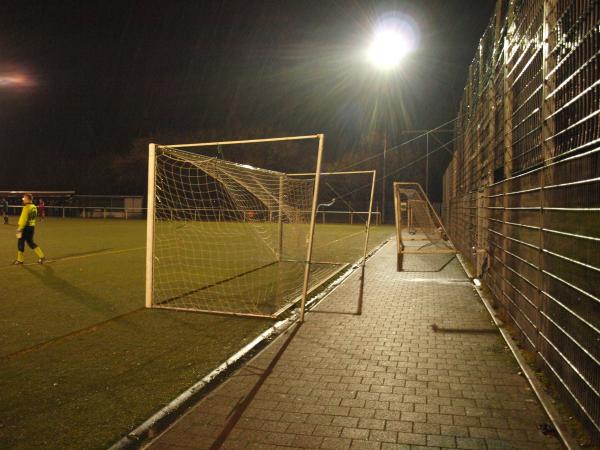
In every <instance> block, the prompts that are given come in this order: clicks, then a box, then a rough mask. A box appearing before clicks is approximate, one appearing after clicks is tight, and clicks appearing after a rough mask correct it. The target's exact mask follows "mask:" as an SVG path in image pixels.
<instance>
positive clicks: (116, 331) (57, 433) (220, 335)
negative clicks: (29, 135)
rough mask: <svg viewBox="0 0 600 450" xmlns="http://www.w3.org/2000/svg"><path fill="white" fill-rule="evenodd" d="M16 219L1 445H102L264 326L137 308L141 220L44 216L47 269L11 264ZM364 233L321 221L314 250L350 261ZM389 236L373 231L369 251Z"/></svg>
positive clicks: (4, 238) (4, 338) (2, 273)
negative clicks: (46, 217) (53, 217)
mask: <svg viewBox="0 0 600 450" xmlns="http://www.w3.org/2000/svg"><path fill="white" fill-rule="evenodd" d="M15 222H16V218H15V217H11V224H10V225H9V226H5V225H2V226H0V280H1V281H0V292H1V294H0V298H1V301H0V359H1V360H2V362H1V363H0V404H1V405H2V408H0V447H1V448H12V449H21V448H22V449H26V448H27V449H29V448H85V449H91V448H105V447H107V446H108V445H110V444H112V443H113V442H115V441H116V440H118V439H119V438H120V437H121V436H123V435H124V434H126V433H127V432H128V431H130V430H131V429H133V428H134V427H135V426H137V425H139V424H140V423H141V422H142V421H144V420H145V419H147V418H148V417H149V416H151V415H152V414H153V413H154V412H156V411H157V410H158V409H160V408H161V407H163V406H164V405H165V404H167V403H169V402H170V401H171V400H172V399H173V398H174V397H176V396H177V394H179V393H180V392H181V391H183V390H185V389H186V388H188V387H189V386H191V385H192V384H193V383H195V382H196V381H198V380H199V379H201V378H202V377H203V376H205V375H206V374H208V373H209V372H210V371H211V370H212V369H213V368H215V367H216V366H218V365H219V364H221V363H222V362H223V361H225V360H226V359H227V358H228V357H229V356H231V355H232V354H233V353H235V352H236V351H237V350H238V349H240V348H241V347H242V346H243V345H244V344H246V343H248V342H249V341H251V340H252V339H254V338H255V337H256V336H257V335H259V334H260V333H261V332H262V331H264V330H265V329H267V328H268V327H270V326H271V325H272V324H273V320H270V319H262V318H243V317H235V316H221V315H214V314H198V313H185V312H177V311H167V310H158V309H145V308H143V306H144V274H145V272H144V270H145V236H146V231H145V226H146V223H145V221H137V220H131V221H125V220H100V219H98V220H83V219H81V220H80V219H47V220H45V221H44V222H42V223H40V224H38V227H37V229H36V242H37V243H38V244H39V245H40V246H41V247H42V248H43V249H44V252H45V253H46V255H47V256H48V259H49V263H48V264H45V265H38V264H35V261H36V258H35V254H34V253H33V251H31V250H30V249H28V248H27V249H26V251H25V263H26V264H25V265H24V266H11V265H10V263H11V262H12V260H13V259H14V258H15V254H16V239H15V229H16V226H15ZM361 231H362V227H361V226H356V225H355V226H350V225H318V226H317V229H316V235H315V255H317V256H318V255H327V256H328V259H329V260H336V261H346V262H351V261H355V260H357V259H358V258H360V257H361V255H362V250H363V247H362V244H363V240H362V239H363V237H364V235H363V233H362V232H361ZM392 233H393V228H392V227H389V226H378V227H373V228H371V237H370V240H369V248H370V249H372V248H374V247H376V246H377V245H379V244H380V243H381V242H382V241H384V240H385V239H387V238H388V237H389V236H390V235H391V234H392ZM2 261H3V262H2ZM348 301H349V302H356V299H350V298H349V299H348Z"/></svg>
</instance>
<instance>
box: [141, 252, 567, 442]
mask: <svg viewBox="0 0 600 450" xmlns="http://www.w3.org/2000/svg"><path fill="white" fill-rule="evenodd" d="M410 258H413V256H412V255H411V256H410ZM414 258H417V259H418V258H421V257H420V256H415V257H414ZM395 259H396V255H395V244H394V242H389V243H388V244H387V245H386V246H384V247H383V248H382V249H381V250H380V251H379V252H378V253H377V254H376V255H375V256H373V257H372V258H371V259H369V261H368V262H367V266H366V280H367V282H366V283H365V291H364V298H363V300H364V303H363V312H362V315H360V316H357V315H353V314H352V313H353V312H354V311H355V308H356V292H357V290H358V287H359V285H360V280H359V277H358V273H354V274H353V275H351V276H350V277H349V278H348V279H347V280H346V281H345V282H344V283H343V284H341V285H340V286H338V288H337V289H336V290H335V291H333V292H332V293H331V294H330V295H329V296H328V297H327V298H326V299H324V300H323V301H322V302H321V303H320V304H319V305H318V307H317V309H319V310H323V311H329V312H339V311H348V314H318V313H312V312H308V313H307V314H306V321H305V322H304V324H303V325H302V326H301V327H300V328H299V329H298V331H297V333H296V334H295V336H294V337H293V339H291V340H289V341H288V342H287V343H286V340H287V339H288V338H289V336H291V330H288V331H287V332H286V333H284V334H282V335H281V336H279V337H278V338H277V339H275V340H274V341H273V342H272V343H271V344H270V345H269V346H267V347H266V348H265V350H263V351H262V352H261V353H259V354H258V355H257V356H256V357H255V358H253V359H252V360H251V361H250V362H249V363H247V365H246V366H244V367H242V368H240V369H239V370H238V371H237V372H236V373H235V374H233V375H232V376H231V377H230V378H229V379H228V380H226V381H225V382H224V383H222V384H221V385H220V386H219V387H218V388H216V389H215V390H214V391H213V392H211V393H210V394H209V395H207V396H206V397H205V398H204V399H202V400H201V401H200V402H198V404H197V405H196V406H194V407H193V408H191V409H190V410H189V411H188V412H187V413H186V414H185V415H184V416H183V417H182V418H180V419H179V420H178V421H176V422H175V423H174V424H173V425H172V426H171V428H170V429H169V430H167V431H166V432H165V433H163V434H162V435H161V436H160V437H159V438H158V439H156V440H155V441H154V442H153V443H151V445H150V448H152V449H158V450H161V449H167V448H168V449H171V448H172V449H175V450H177V449H188V450H190V449H195V448H197V449H201V448H207V449H208V448H210V447H211V446H212V445H213V443H214V442H215V439H216V438H217V437H219V436H221V437H224V438H225V440H224V443H223V446H222V448H224V449H243V450H248V449H254V448H255V449H261V450H268V449H271V448H273V449H275V448H283V447H285V448H286V449H292V448H321V449H331V450H336V449H343V450H348V449H350V448H356V449H359V448H364V449H377V450H379V449H381V450H391V449H397V450H399V449H402V450H406V449H411V450H416V449H418V448H429V449H430V450H431V449H435V448H463V449H485V448H488V449H492V448H494V449H496V448H497V449H504V448H518V449H527V450H529V449H537V448H540V449H542V448H544V449H546V448H548V449H559V448H562V447H561V443H560V441H558V440H557V439H556V438H555V437H554V436H544V435H542V434H541V433H540V432H539V431H538V428H537V427H538V424H539V423H542V422H546V421H547V420H548V419H547V418H545V415H544V412H543V410H542V409H541V407H540V406H539V404H538V403H537V401H536V399H535V397H534V396H533V394H532V392H531V389H530V388H529V386H528V385H527V383H526V381H525V380H524V379H523V378H522V377H521V376H519V375H517V371H518V369H517V366H516V365H515V362H514V361H513V360H511V359H510V357H509V355H508V354H505V353H503V352H500V353H498V352H497V350H496V349H497V348H503V347H504V343H503V341H502V339H501V337H500V336H499V335H497V334H489V335H487V334H486V335H482V334H478V335H473V334H468V333H459V332H453V333H444V332H434V331H433V330H432V328H431V325H432V324H433V323H437V324H438V326H439V327H440V328H446V329H457V330H458V329H461V328H464V329H468V328H483V327H489V324H490V319H489V316H488V315H487V312H486V310H485V308H484V307H483V306H482V304H481V302H480V300H479V299H478V297H477V295H476V293H475V292H474V290H473V288H472V287H471V285H470V283H469V282H468V281H469V280H468V278H467V277H466V275H465V274H464V272H463V271H462V268H461V267H460V265H459V264H458V263H457V261H456V260H453V261H451V262H450V263H449V264H448V265H446V266H445V268H444V269H443V270H441V271H439V272H432V271H426V270H427V269H428V267H430V266H427V264H430V262H428V261H430V260H427V259H426V258H422V259H420V260H419V263H418V264H420V269H419V270H424V271H423V272H396V271H395V265H396V261H395ZM417 259H414V261H415V262H416V261H417ZM434 260H435V259H434ZM407 261H408V260H407ZM449 280H452V281H449ZM456 280H463V281H464V283H460V282H458V283H457V282H455V281H456ZM284 343H285V344H286V345H287V348H286V349H285V351H284V352H283V353H282V354H281V357H280V359H279V360H278V361H277V362H276V364H275V366H274V367H273V368H272V369H273V370H272V372H271V373H270V374H269V375H268V376H267V377H266V378H264V379H262V378H261V376H262V375H263V374H264V371H265V370H266V368H267V367H269V365H271V364H272V361H273V358H274V357H275V355H277V354H278V352H280V350H281V348H282V346H283V345H284ZM258 382H261V383H262V384H261V385H258V386H257V383H258ZM257 387H258V389H256V388H257ZM251 392H252V395H253V397H248V395H250V393H251ZM244 401H247V402H248V403H247V406H246V407H245V409H244V410H238V409H237V408H240V407H241V406H240V405H246V403H244Z"/></svg>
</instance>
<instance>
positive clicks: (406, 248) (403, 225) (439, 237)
mask: <svg viewBox="0 0 600 450" xmlns="http://www.w3.org/2000/svg"><path fill="white" fill-rule="evenodd" d="M394 207H395V219H396V243H397V250H398V258H397V268H398V271H403V270H404V271H419V272H421V271H424V272H429V271H438V270H441V269H443V268H444V267H445V266H446V265H447V264H448V262H449V261H451V260H452V258H453V257H454V255H455V254H456V249H455V248H454V245H453V244H452V242H450V240H449V239H448V235H447V234H446V230H445V229H444V226H443V225H442V222H441V220H440V218H439V216H438V215H437V213H436V212H435V210H434V209H433V206H432V205H431V203H430V202H429V199H428V198H427V195H426V194H425V192H424V191H423V188H421V185H420V184H419V183H409V182H395V183H394Z"/></svg>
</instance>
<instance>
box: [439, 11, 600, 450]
mask: <svg viewBox="0 0 600 450" xmlns="http://www.w3.org/2000/svg"><path fill="white" fill-rule="evenodd" d="M455 132H456V140H455V151H454V156H453V159H452V161H451V163H450V165H449V167H448V169H447V170H446V173H445V175H444V204H443V217H444V220H445V223H446V225H447V229H448V232H449V234H450V236H451V237H452V239H453V241H454V243H455V245H456V246H457V248H458V249H459V250H460V251H461V252H462V253H463V254H464V255H465V256H466V257H467V258H468V259H469V260H470V261H471V263H472V264H473V266H474V268H475V270H476V271H477V273H478V275H479V276H481V277H483V279H484V280H485V282H486V284H487V286H488V287H489V289H490V291H491V293H492V295H493V298H494V302H495V303H496V306H497V307H498V308H499V309H500V310H501V311H502V314H503V316H504V317H505V318H506V320H507V321H508V322H509V323H510V324H511V325H512V326H513V327H514V329H515V330H517V333H518V335H519V338H520V340H521V342H522V344H523V346H524V347H525V348H527V349H528V350H530V351H531V352H533V353H534V354H535V356H536V362H537V364H538V365H539V366H540V367H541V368H542V369H543V371H544V372H545V374H546V375H547V377H548V378H549V379H550V380H551V381H553V382H554V384H555V385H556V386H557V387H558V390H559V392H560V394H561V396H562V397H563V398H564V399H565V400H567V401H568V402H569V403H570V404H571V405H572V406H573V408H574V410H575V411H576V412H577V413H578V415H579V416H580V418H581V419H582V420H583V422H584V423H585V424H586V425H587V426H589V429H590V430H591V433H592V436H593V439H594V440H595V442H598V441H599V440H600V438H599V436H600V1H598V0H511V1H508V0H499V1H498V2H497V5H496V10H495V14H494V16H493V18H492V20H491V21H490V23H489V26H488V27H487V29H486V31H485V33H484V35H483V37H482V39H481V41H480V45H479V49H478V52H477V55H476V57H475V59H474V60H473V63H472V64H471V66H470V69H469V77H468V81H467V85H466V87H465V91H464V96H463V99H462V102H461V105H460V111H459V119H458V120H457V123H456V129H455Z"/></svg>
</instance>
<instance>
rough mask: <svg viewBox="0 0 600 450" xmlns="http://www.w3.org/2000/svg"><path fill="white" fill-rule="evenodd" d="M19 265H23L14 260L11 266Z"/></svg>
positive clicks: (21, 262)
mask: <svg viewBox="0 0 600 450" xmlns="http://www.w3.org/2000/svg"><path fill="white" fill-rule="evenodd" d="M20 264H23V261H18V260H16V259H15V260H14V261H13V262H12V265H13V266H18V265H20Z"/></svg>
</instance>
